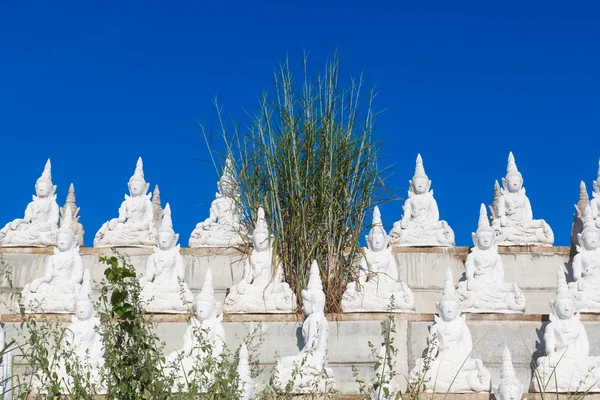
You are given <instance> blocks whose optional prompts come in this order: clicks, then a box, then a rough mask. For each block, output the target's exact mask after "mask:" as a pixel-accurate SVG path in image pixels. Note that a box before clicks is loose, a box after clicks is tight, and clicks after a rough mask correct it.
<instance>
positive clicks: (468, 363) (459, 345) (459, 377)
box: [409, 268, 491, 393]
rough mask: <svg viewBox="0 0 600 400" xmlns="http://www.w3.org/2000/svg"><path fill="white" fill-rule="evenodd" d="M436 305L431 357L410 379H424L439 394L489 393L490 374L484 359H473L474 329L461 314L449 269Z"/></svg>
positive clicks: (419, 363)
mask: <svg viewBox="0 0 600 400" xmlns="http://www.w3.org/2000/svg"><path fill="white" fill-rule="evenodd" d="M436 307H437V310H438V314H439V316H437V315H436V316H435V322H434V324H433V326H432V327H431V329H430V331H429V337H428V338H427V343H428V347H427V351H426V352H427V357H426V358H420V359H418V360H416V362H415V363H416V365H415V367H414V368H413V370H412V371H411V372H410V375H409V381H410V382H413V383H414V382H420V383H421V384H422V385H424V386H425V387H426V389H427V390H428V391H431V390H433V389H434V388H435V391H436V392H439V393H446V392H449V393H468V392H489V391H490V389H491V386H490V385H491V380H490V373H489V371H488V370H487V368H486V367H485V366H484V365H483V362H482V361H481V360H479V359H474V358H471V351H472V350H473V341H472V338H471V331H470V330H469V327H468V326H467V324H466V323H465V317H464V315H462V316H461V315H460V314H461V312H460V299H459V298H458V295H457V294H456V291H455V289H454V283H453V279H452V272H451V271H450V269H449V268H448V270H447V271H446V282H445V284H444V290H443V294H442V299H441V300H440V302H439V303H437V304H436ZM427 358H430V361H428V360H427ZM427 365H429V367H428V368H426V366H427Z"/></svg>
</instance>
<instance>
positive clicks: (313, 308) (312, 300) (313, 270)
mask: <svg viewBox="0 0 600 400" xmlns="http://www.w3.org/2000/svg"><path fill="white" fill-rule="evenodd" d="M302 309H303V310H304V314H306V315H307V316H308V315H311V314H315V313H323V312H325V293H324V292H323V282H322V281H321V272H320V271H319V264H317V260H313V262H312V264H311V265H310V275H309V278H308V285H307V286H306V289H303V290H302Z"/></svg>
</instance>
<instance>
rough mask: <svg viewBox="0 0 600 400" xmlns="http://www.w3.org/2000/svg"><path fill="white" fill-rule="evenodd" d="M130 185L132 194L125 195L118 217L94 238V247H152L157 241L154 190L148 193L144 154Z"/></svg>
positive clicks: (102, 228) (106, 223) (105, 225)
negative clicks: (143, 160)
mask: <svg viewBox="0 0 600 400" xmlns="http://www.w3.org/2000/svg"><path fill="white" fill-rule="evenodd" d="M128 187H129V195H125V200H124V201H123V202H122V203H121V207H119V216H118V218H113V219H111V220H110V221H108V222H105V223H104V225H102V227H101V228H100V230H99V231H98V233H96V237H95V238H94V247H152V246H154V245H155V244H156V228H155V226H154V211H153V208H152V202H151V198H152V194H151V193H148V187H149V184H148V183H146V180H145V178H144V165H143V163H142V158H141V157H140V158H139V159H138V161H137V165H136V167H135V172H134V174H133V176H132V177H131V178H130V179H129V183H128Z"/></svg>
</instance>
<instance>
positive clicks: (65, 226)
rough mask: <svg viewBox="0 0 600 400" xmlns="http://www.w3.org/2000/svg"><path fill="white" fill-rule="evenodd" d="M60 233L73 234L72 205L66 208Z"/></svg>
mask: <svg viewBox="0 0 600 400" xmlns="http://www.w3.org/2000/svg"><path fill="white" fill-rule="evenodd" d="M59 231H61V232H71V233H73V211H72V210H71V205H70V204H67V205H66V206H65V208H64V214H63V218H62V220H61V221H60V228H59Z"/></svg>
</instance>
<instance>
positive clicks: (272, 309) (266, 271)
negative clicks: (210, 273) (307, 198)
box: [223, 207, 296, 314]
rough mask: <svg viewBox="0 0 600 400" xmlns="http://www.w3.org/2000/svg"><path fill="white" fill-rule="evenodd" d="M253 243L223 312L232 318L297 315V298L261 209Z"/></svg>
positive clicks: (253, 235) (253, 234) (226, 300)
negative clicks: (236, 315)
mask: <svg viewBox="0 0 600 400" xmlns="http://www.w3.org/2000/svg"><path fill="white" fill-rule="evenodd" d="M251 239H252V245H253V249H252V253H251V255H250V258H249V259H247V260H246V261H245V264H244V274H243V276H242V280H241V281H240V282H239V283H238V284H237V285H233V286H232V287H231V289H230V291H229V295H228V296H227V298H226V299H225V304H224V306H223V310H224V311H225V312H226V313H231V314H234V313H291V312H295V311H296V295H295V294H294V292H292V289H290V286H289V285H288V284H287V283H285V282H284V281H283V268H282V265H281V262H280V261H279V259H278V257H277V255H276V254H275V253H274V251H273V237H272V236H271V234H270V233H269V228H268V225H267V221H266V219H265V212H264V210H263V208H262V207H260V208H259V209H258V218H257V219H256V224H255V228H254V232H253V233H252V237H251Z"/></svg>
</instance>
